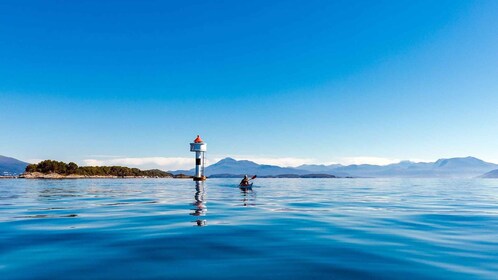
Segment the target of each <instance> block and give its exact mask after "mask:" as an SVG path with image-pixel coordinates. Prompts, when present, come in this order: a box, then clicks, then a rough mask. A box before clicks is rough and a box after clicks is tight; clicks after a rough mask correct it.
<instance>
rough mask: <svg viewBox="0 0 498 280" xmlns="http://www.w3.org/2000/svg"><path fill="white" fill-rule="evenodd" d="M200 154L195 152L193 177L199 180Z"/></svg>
mask: <svg viewBox="0 0 498 280" xmlns="http://www.w3.org/2000/svg"><path fill="white" fill-rule="evenodd" d="M201 164H202V157H201V152H195V177H197V178H201Z"/></svg>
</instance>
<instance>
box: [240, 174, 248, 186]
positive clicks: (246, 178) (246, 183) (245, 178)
mask: <svg viewBox="0 0 498 280" xmlns="http://www.w3.org/2000/svg"><path fill="white" fill-rule="evenodd" d="M240 185H241V186H249V177H247V175H245V176H244V179H242V181H240Z"/></svg>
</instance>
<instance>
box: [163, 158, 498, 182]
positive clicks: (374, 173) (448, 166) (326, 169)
mask: <svg viewBox="0 0 498 280" xmlns="http://www.w3.org/2000/svg"><path fill="white" fill-rule="evenodd" d="M495 169H498V164H494V163H489V162H485V161H483V160H480V159H478V158H475V157H461V158H449V159H439V160H437V161H435V162H412V161H401V162H399V163H395V164H389V165H371V164H359V165H356V164H353V165H341V164H332V165H309V164H308V165H301V166H298V167H280V166H276V165H265V164H257V163H255V162H252V161H248V160H235V159H233V158H225V159H222V160H220V161H218V162H217V163H215V164H212V165H209V166H207V167H206V168H205V174H206V176H211V177H231V176H240V175H243V174H257V175H258V176H280V177H282V175H284V177H285V176H288V177H296V175H307V174H315V175H316V174H324V175H334V176H337V177H376V178H389V177H401V178H403V177H405V178H473V177H477V176H483V174H485V173H488V172H490V171H492V170H495ZM170 172H171V173H173V174H180V173H182V174H188V175H192V174H193V173H194V169H191V170H177V171H170ZM497 173H498V171H497Z"/></svg>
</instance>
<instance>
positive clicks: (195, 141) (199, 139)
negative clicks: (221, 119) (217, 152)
mask: <svg viewBox="0 0 498 280" xmlns="http://www.w3.org/2000/svg"><path fill="white" fill-rule="evenodd" d="M194 143H202V139H201V137H200V136H199V135H197V138H195V140H194Z"/></svg>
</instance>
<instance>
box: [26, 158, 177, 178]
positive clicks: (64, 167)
mask: <svg viewBox="0 0 498 280" xmlns="http://www.w3.org/2000/svg"><path fill="white" fill-rule="evenodd" d="M26 172H28V173H31V172H40V173H43V174H49V173H56V174H61V175H73V174H74V175H83V176H118V177H128V176H132V177H141V176H145V177H160V178H166V177H173V175H172V174H171V173H168V172H165V171H162V170H159V169H151V170H140V169H138V168H129V167H123V166H78V165H77V164H76V163H74V162H70V163H65V162H62V161H55V160H44V161H42V162H40V163H38V164H30V165H28V166H27V167H26Z"/></svg>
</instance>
